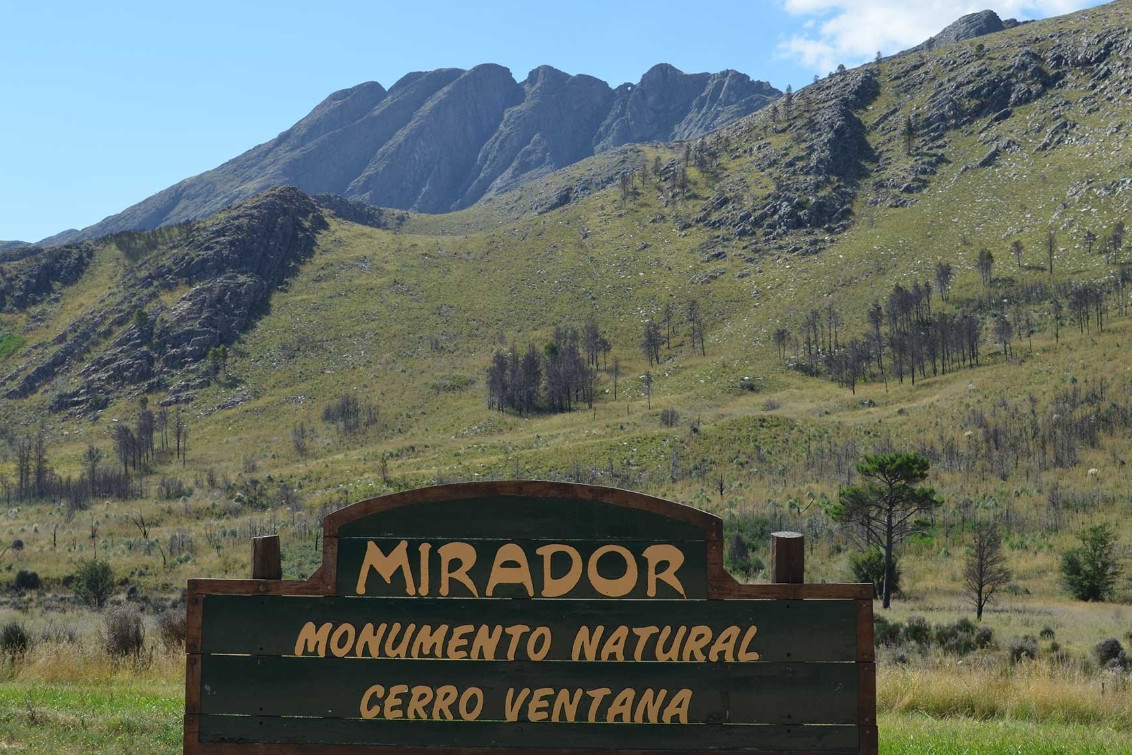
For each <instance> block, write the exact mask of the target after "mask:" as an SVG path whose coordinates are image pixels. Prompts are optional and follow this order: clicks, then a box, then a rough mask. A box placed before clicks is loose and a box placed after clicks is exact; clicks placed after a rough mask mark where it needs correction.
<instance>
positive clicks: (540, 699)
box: [527, 687, 554, 721]
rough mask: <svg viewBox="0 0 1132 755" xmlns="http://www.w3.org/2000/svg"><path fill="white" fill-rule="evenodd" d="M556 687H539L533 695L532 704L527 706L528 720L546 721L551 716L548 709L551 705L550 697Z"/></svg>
mask: <svg viewBox="0 0 1132 755" xmlns="http://www.w3.org/2000/svg"><path fill="white" fill-rule="evenodd" d="M553 692H554V689H553V688H551V687H539V688H538V689H536V690H535V691H534V694H533V695H531V704H530V705H528V706H527V720H528V721H545V720H546V719H547V718H549V717H550V714H549V713H548V712H547V709H548V708H549V707H550V700H548V699H547V698H548V697H550V695H551V693H553Z"/></svg>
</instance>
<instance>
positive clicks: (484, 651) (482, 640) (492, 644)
mask: <svg viewBox="0 0 1132 755" xmlns="http://www.w3.org/2000/svg"><path fill="white" fill-rule="evenodd" d="M502 634H503V627H501V626H499V625H498V624H496V625H494V626H489V625H487V624H481V625H480V628H479V629H477V630H476V636H475V637H474V638H473V639H472V652H471V653H469V654H468V657H469V658H471V659H472V660H473V661H474V660H476V659H477V658H478V659H479V660H482V661H494V660H495V648H496V647H498V645H499V637H500V636H501V635H502Z"/></svg>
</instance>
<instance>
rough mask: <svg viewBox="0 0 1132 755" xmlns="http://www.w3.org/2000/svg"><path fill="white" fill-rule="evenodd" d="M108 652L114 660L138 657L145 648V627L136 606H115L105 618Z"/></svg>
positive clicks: (107, 612) (108, 611)
mask: <svg viewBox="0 0 1132 755" xmlns="http://www.w3.org/2000/svg"><path fill="white" fill-rule="evenodd" d="M103 625H104V628H105V630H106V652H107V653H108V654H109V655H110V656H111V657H114V658H123V657H126V656H130V655H132V656H135V657H136V656H138V655H139V654H140V653H141V651H142V648H143V647H144V646H145V625H144V624H143V623H142V617H141V613H140V612H139V611H138V609H137V608H136V607H135V606H131V605H125V606H114V607H113V608H110V609H109V610H107V611H106V614H105V616H103Z"/></svg>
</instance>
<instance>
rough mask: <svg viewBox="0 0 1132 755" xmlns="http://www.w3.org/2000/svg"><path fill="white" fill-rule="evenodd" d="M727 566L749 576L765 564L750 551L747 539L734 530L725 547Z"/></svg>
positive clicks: (760, 569)
mask: <svg viewBox="0 0 1132 755" xmlns="http://www.w3.org/2000/svg"><path fill="white" fill-rule="evenodd" d="M727 566H728V568H730V569H731V570H732V571H734V572H738V573H739V574H742V575H743V576H745V577H750V576H752V575H754V574H757V573H758V572H760V571H762V570H763V568H764V566H765V564H763V560H762V559H761V558H759V557H758V556H757V555H755V554H753V553H751V549H750V548H749V547H748V546H747V541H746V540H744V538H743V536H742V535H741V534H739V533H738V532H736V533H735V534H734V535H733V536H732V537H731V543H730V544H729V547H728V549H727Z"/></svg>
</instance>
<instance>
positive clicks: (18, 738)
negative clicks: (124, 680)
mask: <svg viewBox="0 0 1132 755" xmlns="http://www.w3.org/2000/svg"><path fill="white" fill-rule="evenodd" d="M172 686H173V685H165V684H160V685H153V684H123V685H114V686H108V685H96V686H92V685H86V684H83V685H65V684H46V685H44V684H29V683H27V682H6V683H3V684H0V750H8V749H10V750H13V751H16V752H32V753H66V752H75V753H78V752H104V753H172V752H179V751H180V747H181V727H182V715H183V712H184V700H183V697H182V696H180V695H177V694H175V693H174V692H173V689H172Z"/></svg>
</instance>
